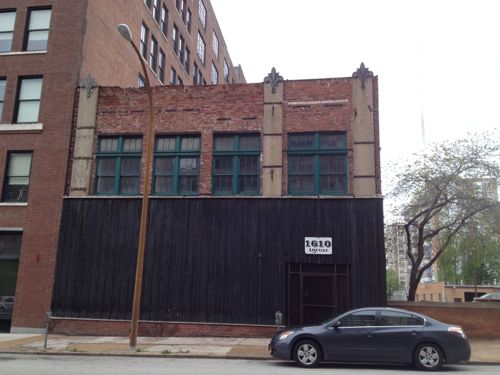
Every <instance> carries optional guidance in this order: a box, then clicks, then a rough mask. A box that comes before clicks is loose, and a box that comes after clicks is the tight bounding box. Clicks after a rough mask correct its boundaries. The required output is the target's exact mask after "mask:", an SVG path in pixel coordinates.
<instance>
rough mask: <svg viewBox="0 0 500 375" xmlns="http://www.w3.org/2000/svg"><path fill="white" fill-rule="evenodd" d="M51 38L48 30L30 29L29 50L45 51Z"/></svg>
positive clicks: (27, 47) (27, 48)
mask: <svg viewBox="0 0 500 375" xmlns="http://www.w3.org/2000/svg"><path fill="white" fill-rule="evenodd" d="M48 39H49V32H48V31H30V33H29V35H28V44H27V45H26V50H27V51H45V50H46V49H47V45H48Z"/></svg>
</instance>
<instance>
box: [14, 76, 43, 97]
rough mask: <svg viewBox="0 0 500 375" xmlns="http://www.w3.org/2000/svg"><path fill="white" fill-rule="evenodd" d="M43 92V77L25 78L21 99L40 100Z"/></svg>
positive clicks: (22, 82)
mask: <svg viewBox="0 0 500 375" xmlns="http://www.w3.org/2000/svg"><path fill="white" fill-rule="evenodd" d="M41 93H42V79H41V78H23V80H22V81H21V92H20V93H19V100H39V99H40V96H41Z"/></svg>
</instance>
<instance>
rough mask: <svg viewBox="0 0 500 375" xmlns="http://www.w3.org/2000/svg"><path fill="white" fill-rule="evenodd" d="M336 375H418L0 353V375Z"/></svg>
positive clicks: (494, 370) (400, 370) (450, 369)
mask: <svg viewBox="0 0 500 375" xmlns="http://www.w3.org/2000/svg"><path fill="white" fill-rule="evenodd" d="M307 373H310V374H314V375H323V374H328V375H332V374H335V375H338V374H356V375H360V374H372V375H376V374H401V375H403V374H404V375H406V374H420V375H422V374H423V372H419V371H416V370H414V369H412V368H410V367H408V366H368V365H363V366H360V365H339V364H328V365H323V366H321V367H320V368H318V369H314V370H309V369H301V368H297V367H295V365H293V363H290V362H278V361H247V360H230V359H229V360H228V359H189V358H182V359H180V358H146V357H143V358H138V357H100V356H60V355H57V356H56V355H52V356H47V355H40V356H33V355H15V354H13V355H10V354H0V374H2V375H80V374H82V375H83V374H85V375H88V374H93V375H108V374H109V375H111V374H113V375H116V374H120V375H129V374H130V375H132V374H133V375H137V374H140V375H153V374H175V375H184V374H186V375H193V374H196V375H202V374H210V375H226V374H227V375H234V374H238V375H246V374H249V375H250V374H252V375H254V374H259V375H261V374H262V375H278V374H286V375H296V374H301V375H304V374H307ZM440 373H442V374H470V375H472V374H492V375H493V374H495V375H497V374H500V366H475V365H461V366H455V365H454V366H445V367H443V370H442V371H441V372H440Z"/></svg>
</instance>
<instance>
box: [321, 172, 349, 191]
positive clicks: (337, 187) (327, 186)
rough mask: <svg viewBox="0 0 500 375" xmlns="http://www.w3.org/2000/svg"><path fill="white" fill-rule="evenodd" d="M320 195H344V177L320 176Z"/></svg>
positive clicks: (345, 181)
mask: <svg viewBox="0 0 500 375" xmlns="http://www.w3.org/2000/svg"><path fill="white" fill-rule="evenodd" d="M320 189H321V192H322V193H344V192H346V191H347V178H346V176H344V175H321V176H320Z"/></svg>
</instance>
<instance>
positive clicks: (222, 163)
mask: <svg viewBox="0 0 500 375" xmlns="http://www.w3.org/2000/svg"><path fill="white" fill-rule="evenodd" d="M214 171H215V174H226V175H227V174H231V175H232V174H233V158H232V157H216V158H214Z"/></svg>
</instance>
